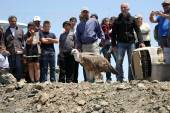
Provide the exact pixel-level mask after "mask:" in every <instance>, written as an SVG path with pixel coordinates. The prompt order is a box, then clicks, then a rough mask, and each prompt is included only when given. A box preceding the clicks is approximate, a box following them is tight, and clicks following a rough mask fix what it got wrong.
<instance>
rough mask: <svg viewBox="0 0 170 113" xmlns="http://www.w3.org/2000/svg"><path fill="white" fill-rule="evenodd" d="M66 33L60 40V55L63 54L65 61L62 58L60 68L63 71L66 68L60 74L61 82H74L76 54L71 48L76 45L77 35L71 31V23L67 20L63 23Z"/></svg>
mask: <svg viewBox="0 0 170 113" xmlns="http://www.w3.org/2000/svg"><path fill="white" fill-rule="evenodd" d="M63 28H64V30H65V31H64V33H62V34H61V35H60V40H59V42H60V43H59V51H60V56H62V59H63V63H64V65H63V64H62V63H61V60H60V65H59V66H60V68H61V71H62V70H63V69H64V70H65V73H62V74H60V75H59V82H67V83H70V82H73V78H72V77H73V74H74V65H75V61H74V56H73V55H71V50H72V49H73V48H74V47H75V35H74V33H73V32H70V30H71V25H70V22H69V21H65V22H64V23H63Z"/></svg>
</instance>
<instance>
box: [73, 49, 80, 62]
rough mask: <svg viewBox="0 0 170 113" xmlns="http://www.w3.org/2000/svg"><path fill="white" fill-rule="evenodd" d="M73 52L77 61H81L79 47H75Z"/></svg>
mask: <svg viewBox="0 0 170 113" xmlns="http://www.w3.org/2000/svg"><path fill="white" fill-rule="evenodd" d="M71 54H72V55H73V56H74V59H75V61H77V62H80V55H79V51H78V50H77V49H73V50H72V51H71Z"/></svg>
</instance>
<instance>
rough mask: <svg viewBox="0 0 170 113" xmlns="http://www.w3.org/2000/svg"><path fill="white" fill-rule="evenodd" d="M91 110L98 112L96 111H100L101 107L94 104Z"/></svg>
mask: <svg viewBox="0 0 170 113" xmlns="http://www.w3.org/2000/svg"><path fill="white" fill-rule="evenodd" d="M93 109H94V110H95V111H98V110H100V109H101V105H98V104H95V105H94V108H93Z"/></svg>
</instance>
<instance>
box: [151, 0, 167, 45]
mask: <svg viewBox="0 0 170 113" xmlns="http://www.w3.org/2000/svg"><path fill="white" fill-rule="evenodd" d="M162 7H163V11H152V12H151V14H150V18H149V19H150V21H151V22H152V23H158V45H159V46H160V47H162V48H164V47H170V45H169V44H168V42H169V40H170V39H169V35H170V33H169V32H170V30H169V29H170V0H164V1H163V3H162ZM155 17H156V18H155Z"/></svg>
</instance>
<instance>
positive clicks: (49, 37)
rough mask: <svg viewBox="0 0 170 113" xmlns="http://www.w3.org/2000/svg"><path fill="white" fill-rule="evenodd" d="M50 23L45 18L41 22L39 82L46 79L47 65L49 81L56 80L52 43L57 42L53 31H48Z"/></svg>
mask: <svg viewBox="0 0 170 113" xmlns="http://www.w3.org/2000/svg"><path fill="white" fill-rule="evenodd" d="M50 28H51V23H50V21H48V20H46V21H44V22H43V31H41V32H40V40H41V63H42V65H41V66H42V67H41V69H42V70H41V76H40V82H46V81H47V74H48V66H49V67H50V81H51V82H56V75H55V73H56V72H55V63H56V62H55V48H54V44H55V43H58V39H57V38H56V36H55V34H54V33H51V32H50Z"/></svg>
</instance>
